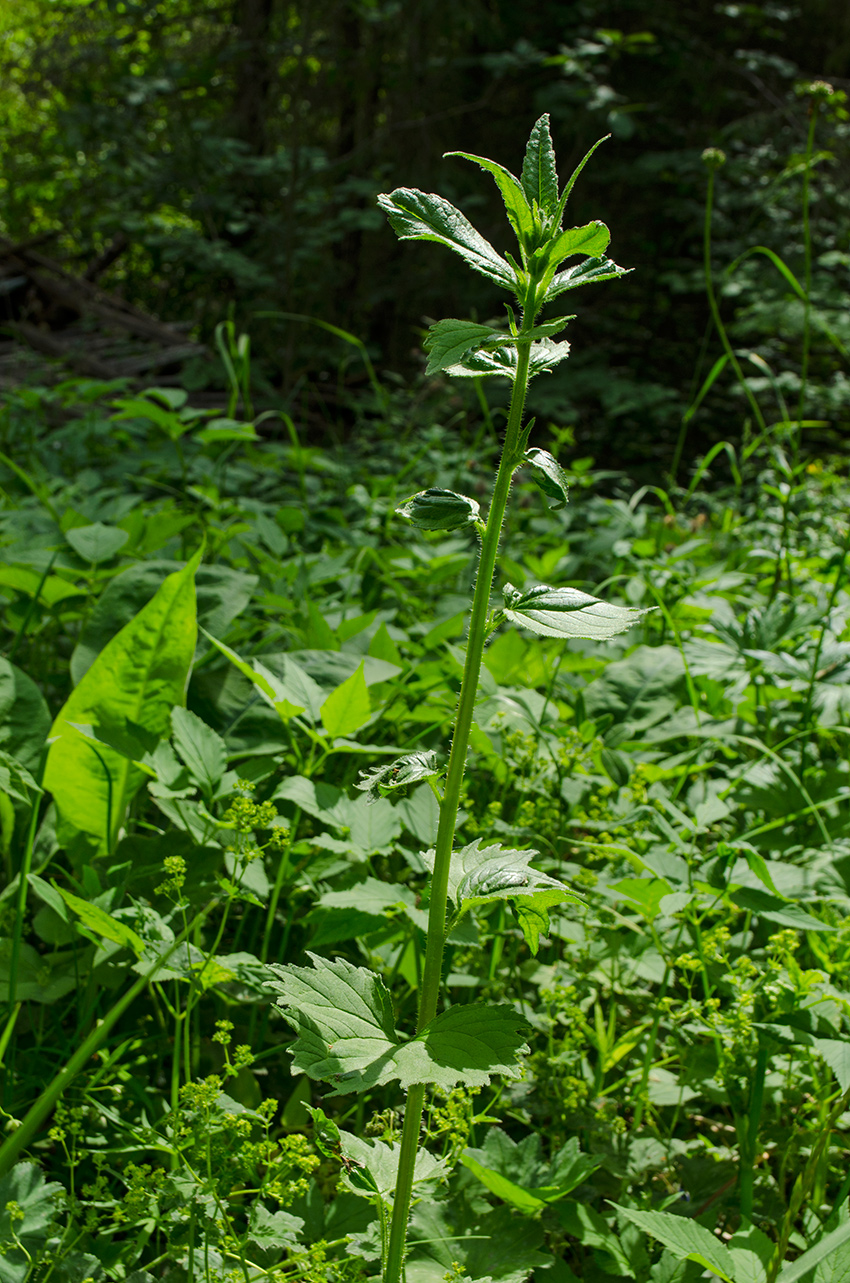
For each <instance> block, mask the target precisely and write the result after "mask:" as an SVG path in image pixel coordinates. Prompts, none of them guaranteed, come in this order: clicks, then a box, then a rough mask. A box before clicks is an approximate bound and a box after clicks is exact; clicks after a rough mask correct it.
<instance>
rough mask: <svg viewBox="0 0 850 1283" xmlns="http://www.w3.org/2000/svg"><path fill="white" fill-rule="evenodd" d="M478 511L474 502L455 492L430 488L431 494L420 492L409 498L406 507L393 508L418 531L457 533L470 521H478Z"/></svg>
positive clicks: (479, 509)
mask: <svg viewBox="0 0 850 1283" xmlns="http://www.w3.org/2000/svg"><path fill="white" fill-rule="evenodd" d="M480 511H481V508H480V505H479V504H478V503H477V502H476V500H475V499H470V498H469V497H468V496H467V495H465V494H456V493H455V491H454V490H440V489H439V488H438V487H436V486H432V487H431V489H430V490H420V491H419V493H418V494H415V495H411V497H410V498H409V499H408V500H407V503H404V504H402V506H401V507H400V508H396V512H397V513H398V514H399V516H400V517H406V518H407V520H408V521H411V522H413V525H414V526H416V527H417V529H419V530H459V529H460V528H461V527H462V526H466V525H468V524H469V522H471V521H477V520H478V515H479V513H480Z"/></svg>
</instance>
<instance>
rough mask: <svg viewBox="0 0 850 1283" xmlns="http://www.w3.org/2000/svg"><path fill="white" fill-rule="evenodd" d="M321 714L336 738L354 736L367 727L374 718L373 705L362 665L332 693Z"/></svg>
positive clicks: (331, 733)
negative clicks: (362, 727) (356, 732)
mask: <svg viewBox="0 0 850 1283" xmlns="http://www.w3.org/2000/svg"><path fill="white" fill-rule="evenodd" d="M320 712H321V715H322V723H323V725H324V727H325V730H326V731H327V732H328V734H329V735H330V736H332V737H334V738H335V737H336V736H338V735H352V734H353V733H354V732H355V731H359V729H360V727H361V726H365V724H366V722H368V721H369V718H370V717H371V716H372V705H371V704H370V702H369V688H368V687H367V685H366V678H365V677H364V676H363V665H362V664H361V665H360V667H359V668H358V669H357V671H356V672H354V673H352V674H351V676H350V677H348V678H347V679H346V680H345V681H344V682H343V683H342V685H341V686H337V688H336V690H334V691H331V693H330V695H329V696H328V697H327V699H326V700H325V702H324V704H322V707H321V709H320Z"/></svg>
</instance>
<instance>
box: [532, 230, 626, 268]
mask: <svg viewBox="0 0 850 1283" xmlns="http://www.w3.org/2000/svg"><path fill="white" fill-rule="evenodd" d="M610 241H611V233H610V232H609V230H608V228H607V227H606V226H605V224H604V223H600V222H598V221H597V222H594V223H587V224H586V225H585V226H584V227H568V228H567V229H566V231H563V232H561V234H560V235H559V236H556V237H555V239H554V240H553V241H551V242H550V244H549V245H547V247H546V253H547V255H548V259H549V262H550V264H551V266H552V267H553V268H556V267H557V266H558V264H559V263H562V262H563V261H564V259H565V258H569V257H570V256H571V255H572V254H584V255H585V257H587V258H601V257H602V255H603V254H604V253H605V251H606V249H607V248H608V245H609V243H610Z"/></svg>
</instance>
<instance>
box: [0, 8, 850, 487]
mask: <svg viewBox="0 0 850 1283" xmlns="http://www.w3.org/2000/svg"><path fill="white" fill-rule="evenodd" d="M0 12H2V15H3V21H2V23H0V26H2V29H3V31H4V42H3V51H2V63H3V66H2V68H0V72H2V88H0V123H2V128H3V135H4V143H3V154H2V160H0V231H2V232H3V233H4V234H5V235H6V236H7V237H9V238H10V239H12V240H15V241H22V240H27V239H30V238H34V237H39V236H41V235H42V234H44V233H47V232H51V233H53V239H52V243H51V247H50V252H51V253H53V254H56V256H57V257H60V258H62V259H63V261H65V262H67V263H68V264H69V265H71V266H73V267H74V268H75V270H84V269H85V268H86V267H87V266H88V267H90V266H91V265H92V264H93V263H97V264H98V271H99V279H100V280H101V282H102V283H103V284H104V285H105V286H107V287H108V288H110V289H113V290H117V291H118V292H120V293H122V294H123V295H124V296H125V297H126V298H127V299H129V300H132V301H133V302H134V303H137V304H140V305H142V306H144V307H146V308H149V309H150V310H152V311H153V312H155V313H156V314H157V315H159V316H160V317H162V318H163V319H165V320H168V321H174V322H183V323H184V324H190V325H191V327H192V331H193V333H194V334H196V335H198V336H199V337H201V338H203V339H206V340H210V339H211V337H212V335H213V333H214V330H215V326H216V325H217V323H219V322H220V321H222V320H223V319H225V318H227V317H232V318H233V320H234V322H235V326H236V329H237V331H241V332H246V333H249V334H250V336H251V343H252V353H253V360H254V378H255V383H256V382H258V383H259V385H260V389H261V392H262V395H263V396H264V397H265V399H266V400H267V401H268V402H269V403H273V404H278V405H280V404H283V405H286V406H289V407H290V408H291V409H292V410H293V413H295V412H298V413H300V414H302V416H305V417H306V418H307V420H308V421H309V425H310V427H311V430H312V431H314V432H320V431H321V427H322V404H323V402H322V400H321V396H320V395H319V393H317V392H316V389H320V390H321V388H322V387H323V386H325V387H326V388H327V396H328V397H330V396H331V393H332V392H333V395H334V396H336V397H337V399H338V398H339V395H340V392H339V388H340V387H341V388H342V389H343V393H342V395H343V396H348V397H352V396H357V395H358V389H360V388H361V386H362V389H363V396H364V397H365V396H368V395H370V393H369V389H368V384H367V382H366V380H365V375H364V372H363V365H362V362H361V361H360V358H359V356H358V353H357V351H356V349H355V348H354V347H352V346H351V345H350V344H346V343H345V342H344V341H341V340H340V339H338V338H336V337H334V336H333V335H330V334H328V333H327V332H326V331H323V330H321V329H319V328H316V327H315V326H313V327H311V326H309V325H304V324H301V323H296V322H293V321H289V320H285V319H282V318H267V317H262V316H260V315H258V314H260V313H263V312H269V311H272V312H274V311H278V312H280V311H286V312H294V313H299V314H303V315H307V316H311V317H314V318H317V319H320V320H323V321H326V322H329V323H331V324H333V325H335V326H340V327H343V328H344V329H345V330H347V331H349V332H351V333H352V334H353V335H356V336H357V337H359V338H360V339H362V340H363V341H364V342H365V343H366V345H367V347H368V350H369V353H370V355H371V357H372V359H373V361H374V362H375V365H376V367H377V368H378V369H379V371H381V372H382V377H383V378H384V379H385V380H386V381H387V384H388V386H390V387H393V386H399V387H409V386H410V385H411V384H413V385H414V386H416V384H417V380H419V379H420V377H421V372H422V369H423V366H424V362H423V359H422V355H421V351H420V346H419V345H420V341H421V337H422V329H423V326H424V325H425V324H426V323H427V322H428V321H429V320H433V319H436V318H439V317H441V316H461V317H464V316H478V317H481V318H491V317H493V318H500V317H502V316H503V312H502V303H501V300H500V298H499V296H498V294H497V292H496V291H495V290H494V289H493V287H492V286H491V285H490V284H489V283H488V282H485V281H483V280H482V279H481V278H477V277H474V276H472V275H471V274H469V273H466V272H465V271H459V270H458V265H457V260H455V259H454V258H453V256H451V255H449V254H447V253H442V254H441V253H440V252H439V251H438V250H437V249H436V248H435V247H434V246H431V245H421V244H410V243H407V244H404V245H401V246H400V245H399V244H398V243H397V242H396V240H395V237H394V236H393V235H392V233H391V232H390V230H389V228H388V227H387V225H386V223H385V220H384V218H383V216H382V215H381V214H380V213H379V211H378V210H377V208H376V204H375V196H376V194H377V193H378V192H379V191H386V190H391V189H392V188H393V187H397V186H404V185H407V186H416V187H421V188H424V189H426V190H437V191H439V192H441V193H442V194H443V195H445V196H446V197H448V198H449V199H450V200H452V201H454V202H455V203H457V204H458V205H460V206H461V207H462V208H463V210H464V211H465V212H466V213H467V215H468V216H469V217H470V218H471V219H472V220H473V221H474V222H475V223H476V225H477V226H478V227H479V228H480V230H481V231H482V232H483V233H484V234H485V235H486V236H488V238H491V239H492V240H493V241H494V243H495V245H496V247H497V249H499V250H500V251H504V249H506V248H509V247H510V242H509V237H508V235H507V233H508V232H509V229H508V225H507V223H506V222H505V221H504V218H503V212H502V207H501V202H500V200H499V199H498V196H497V193H496V192H495V189H494V188H493V187H492V184H491V183H490V181H489V179H488V178H487V177H486V175H483V174H482V173H480V172H479V171H478V170H477V169H475V168H473V167H472V166H469V165H468V164H466V163H465V162H463V161H461V160H457V159H449V160H443V159H442V158H441V157H442V153H443V152H445V151H448V150H465V151H471V152H476V153H479V154H484V155H487V156H490V157H493V158H494V159H497V160H499V161H500V162H502V163H503V164H506V165H507V166H508V167H509V168H511V169H513V170H515V171H516V170H517V169H518V167H519V165H520V164H521V158H522V149H523V146H524V141H525V139H526V138H527V136H528V132H529V129H530V127H531V125H532V123H533V121H534V120H535V118H536V117H537V116H538V115H540V114H541V113H542V112H544V111H545V112H549V113H550V116H551V122H552V132H553V136H554V140H555V145H556V148H557V151H558V155H559V161H560V168H561V173H562V176H563V175H564V174H565V173H569V171H570V169H571V168H572V167H573V166H574V165H575V164H576V163H577V162H578V160H579V159H580V158H581V156H582V155H583V154H584V152H585V151H586V150H587V148H588V147H589V146H590V145H591V144H592V143H593V142H594V141H595V140H596V139H597V138H599V137H600V136H601V135H602V134H605V133H610V134H611V135H612V137H611V139H610V141H609V142H607V143H606V144H605V146H604V147H603V148H601V149H600V150H599V151H598V152H597V153H596V155H595V156H594V158H593V161H592V162H591V164H590V165H589V166H588V167H587V169H586V170H585V171H584V173H583V174H582V177H581V180H580V182H579V184H578V186H577V188H576V192H575V195H574V197H573V199H572V201H571V209H572V221H573V222H576V223H579V222H586V221H588V220H589V219H591V218H597V217H599V218H602V219H604V220H605V221H606V222H607V223H608V224H609V226H610V228H611V230H612V245H611V253H612V255H613V257H614V258H615V259H616V261H617V262H619V263H620V264H622V265H623V266H628V267H632V268H634V269H635V270H634V272H633V273H632V274H631V275H630V276H628V277H627V278H625V280H623V281H621V282H616V283H612V284H609V285H605V286H603V287H600V288H598V289H593V290H590V291H586V292H585V291H579V292H578V293H576V294H572V295H570V296H569V300H568V302H569V309H567V307H566V306H565V307H564V308H563V310H564V311H566V310H570V311H576V312H578V314H579V317H578V320H577V321H575V322H573V323H572V325H571V327H570V331H569V337H570V339H571V341H572V342H573V353H572V356H571V359H570V361H569V362H567V363H566V364H565V365H564V366H562V367H561V368H560V370H559V371H558V372H557V373H555V374H552V375H549V376H547V377H546V378H545V379H540V380H538V382H537V384H536V385H535V390H534V396H533V398H532V409H533V410H534V412H535V413H536V414H537V415H538V418H539V421H540V422H544V423H551V424H555V425H557V426H559V427H562V428H567V427H569V426H572V427H573V429H574V432H575V437H576V444H577V448H578V450H579V451H580V452H583V453H592V454H593V455H594V456H595V457H596V459H597V461H598V462H611V463H616V464H618V465H624V466H628V467H631V468H633V469H637V470H643V471H646V472H648V473H649V474H651V473H652V472H653V471H656V470H658V469H661V468H664V467H666V466H667V465H668V463H669V459H670V456H671V453H672V450H673V447H674V442H675V440H676V437H677V434H678V432H679V427H680V424H681V420H682V415H683V412H684V411H685V410H686V408H687V406H688V404H689V403H690V401H691V400H692V398H693V396H694V393H695V390H696V389H697V388H698V387H699V386H700V382H701V380H702V379H703V378H704V377H705V375H706V373H707V372H708V370H709V369H710V367H711V364H712V362H713V361H714V360H715V359H716V357H717V356H718V355H719V353H720V351H721V348H720V344H719V340H718V338H717V335H716V333H714V332H713V331H712V329H711V327H710V313H709V308H708V304H707V301H706V294H705V282H704V270H703V218H704V201H705V191H706V179H707V173H706V168H705V165H704V163H703V161H702V159H701V155H702V151H703V149H704V148H705V147H707V146H709V145H711V146H716V147H721V148H723V149H724V151H725V152H726V154H727V158H728V161H727V164H726V165H725V166H724V167H723V168H722V169H721V170H720V171H719V172H718V175H717V190H716V204H715V218H714V247H713V261H714V266H715V270H716V271H717V272H718V273H720V272H722V269H723V268H724V267H725V266H726V265H728V264H729V263H731V262H732V261H733V260H734V259H735V258H736V256H737V255H739V254H740V253H742V252H743V251H744V250H745V249H747V248H748V247H749V246H752V245H757V244H761V245H765V246H768V247H769V248H771V249H773V250H774V251H775V252H776V253H777V254H779V255H781V257H782V258H783V260H784V261H785V262H786V263H787V265H788V267H789V268H790V270H791V271H792V272H794V273H795V274H796V275H797V276H798V277H800V278H802V275H803V270H804V265H803V258H804V251H803V235H802V217H801V185H802V181H803V173H804V170H805V166H804V164H803V163H802V156H803V153H804V150H805V145H806V136H807V130H808V127H809V122H810V116H809V113H810V111H811V110H812V101H813V100H812V99H811V98H810V97H807V96H805V95H802V94H801V93H800V84H801V82H805V81H810V80H811V79H812V78H820V77H822V78H825V79H827V80H828V81H829V82H830V83H832V84H833V86H834V87H835V88H836V89H837V90H840V89H842V88H843V89H845V90H846V89H847V88H850V81H848V77H850V6H848V4H847V3H846V0H804V2H803V3H798V4H793V3H782V2H777V3H758V4H747V3H734V4H727V3H715V2H714V0H689V3H687V4H681V3H679V2H678V0H651V2H650V3H646V2H645V0H644V2H643V3H637V0H623V2H622V3H605V2H604V0H579V2H578V3H566V4H564V3H554V2H552V0H537V2H535V3H521V4H517V3H508V2H507V0H455V2H454V3H445V2H443V0H439V2H438V0H348V2H345V0H309V2H307V3H287V2H285V0H228V2H220V0H164V2H162V3H158V4H156V3H151V2H150V0H122V2H121V3H118V2H117V0H84V2H82V3H69V2H68V0H58V2H56V3H50V2H48V0H19V2H18V3H15V4H13V5H6V6H5V8H4V9H3V10H0ZM839 98H840V95H836V97H835V98H834V99H833V100H830V101H829V102H827V103H826V105H825V108H824V109H823V110H822V111H821V115H820V118H819V120H818V124H817V134H816V150H815V164H814V166H813V169H812V171H811V200H812V224H811V226H812V238H813V246H814V253H813V290H812V297H813V315H814V319H815V338H814V341H813V351H812V362H811V372H812V375H813V376H814V382H813V384H812V389H811V392H810V394H809V396H808V400H807V413H808V415H809V417H811V418H812V419H816V420H822V421H823V423H824V426H822V427H815V428H812V429H811V430H810V434H809V442H810V445H811V448H812V449H813V450H818V449H819V450H821V451H834V450H840V449H841V448H842V442H843V432H844V429H846V428H847V427H848V426H850V397H848V390H850V380H848V377H847V375H846V373H845V372H844V370H845V369H846V364H843V363H842V361H841V358H840V356H839V355H838V353H837V352H836V349H835V347H834V345H831V344H830V343H828V342H826V341H825V340H823V339H821V338H820V337H819V330H818V328H817V327H818V324H822V323H825V324H828V325H829V327H830V328H831V329H832V331H833V332H834V333H835V334H836V335H837V336H838V337H839V338H840V339H841V341H842V342H843V343H844V344H845V346H847V345H850V318H848V284H850V124H848V120H847V112H846V109H845V108H843V107H842V106H841V105H840V102H839V101H838V100H839ZM721 286H722V292H721V307H722V310H723V315H724V318H725V320H726V322H727V324H728V325H729V327H730V332H731V335H732V339H733V342H734V344H735V345H736V348H737V349H738V350H739V351H740V352H741V354H742V358H741V359H742V362H743V368H744V370H745V372H746V373H747V374H748V375H751V376H752V378H753V380H754V383H755V385H756V386H757V387H763V385H764V383H765V380H766V379H770V378H771V377H773V378H775V380H776V388H775V389H774V390H775V391H776V392H777V393H778V394H784V395H785V397H786V398H787V400H788V402H789V404H790V403H793V397H794V393H795V391H796V389H797V388H798V387H799V377H800V373H799V372H800V344H801V335H802V330H803V305H802V304H801V303H800V301H799V300H798V299H797V298H796V296H795V295H794V293H793V290H792V289H791V288H790V287H789V285H788V282H787V281H786V280H785V279H784V278H783V277H782V276H781V275H780V273H779V272H777V271H776V269H775V268H774V267H773V266H772V265H771V263H770V262H769V261H768V260H767V259H765V258H764V257H760V256H755V257H751V258H748V259H746V260H745V262H744V263H743V264H742V265H741V266H740V268H739V269H737V270H736V272H735V274H734V275H733V276H732V277H730V278H728V279H727V280H726V281H725V283H723V282H722V281H721ZM749 352H755V353H756V355H757V357H759V358H760V359H761V361H762V362H766V366H764V365H759V364H757V363H753V362H752V361H749V359H748V357H747V354H748V353H749ZM766 369H767V370H768V371H769V372H768V373H766V372H765V371H766ZM220 377H221V372H220V369H219V368H218V367H217V366H216V363H215V361H214V360H213V359H212V358H211V359H210V360H208V361H207V360H204V359H198V360H196V361H194V362H191V363H190V364H189V366H188V367H187V368H186V371H185V378H186V381H187V384H188V385H189V386H194V387H196V388H200V387H203V386H214V385H215V384H216V381H217V380H220ZM340 380H341V381H340ZM491 389H495V390H494V391H493V397H494V399H495V400H496V401H498V399H499V396H500V395H501V394H500V392H499V390H498V387H496V386H495V385H489V386H488V394H489V393H490V391H491ZM463 396H470V397H471V396H472V391H471V390H470V389H469V388H467V387H466V386H463V387H461V388H459V389H452V390H451V391H449V392H448V393H447V396H446V398H445V404H444V405H443V406H442V407H441V408H439V412H440V413H445V414H447V413H448V409H450V408H451V405H452V397H453V398H454V399H455V401H459V398H461V397H463ZM778 405H779V402H778V401H777V406H778ZM447 407H448V409H447ZM745 412H746V400H745V398H744V396H743V394H742V391H741V389H740V388H737V387H736V385H735V383H734V381H733V380H731V379H730V378H727V377H726V376H724V377H723V378H721V379H719V380H718V382H717V384H716V385H715V386H714V387H713V388H712V391H711V393H710V394H709V396H708V397H707V398H706V400H705V402H704V404H703V406H702V407H701V409H700V413H699V415H698V416H696V418H695V420H694V422H693V424H692V425H691V429H690V436H689V442H688V450H689V452H690V453H691V454H693V453H694V452H695V451H697V450H699V449H704V448H705V446H706V445H707V444H709V443H710V442H712V441H714V440H718V439H721V438H722V437H724V436H726V437H730V438H733V437H736V436H739V435H740V433H741V431H742V428H743V425H744V420H745V417H746V413H745ZM435 413H436V411H435ZM779 417H780V410H779V409H777V418H779Z"/></svg>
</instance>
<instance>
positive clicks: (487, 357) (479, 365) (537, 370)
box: [446, 339, 570, 379]
mask: <svg viewBox="0 0 850 1283" xmlns="http://www.w3.org/2000/svg"><path fill="white" fill-rule="evenodd" d="M569 354H570V345H569V343H566V342H563V343H553V342H552V340H551V339H540V340H539V341H537V342H535V343H532V345H531V358H530V360H529V364H528V377H529V378H533V377H534V376H535V375H536V374H548V373H549V371H550V370H553V369H554V368H555V366H556V365H559V364H560V362H561V361H565V360H566V359H567V357H568V356H569ZM516 371H517V349H516V346H515V345H514V344H507V345H506V346H504V347H497V348H486V349H485V348H482V349H479V351H477V352H471V353H469V354H468V355H467V356H465V357H464V358H463V360H462V361H459V362H458V363H457V364H456V365H447V366H446V374H450V375H452V376H454V377H456V378H465V379H474V378H479V377H480V376H482V375H488V374H498V375H501V376H502V377H503V378H506V379H514V378H516Z"/></svg>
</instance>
